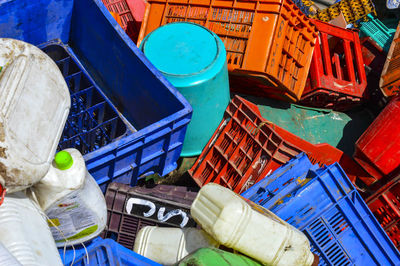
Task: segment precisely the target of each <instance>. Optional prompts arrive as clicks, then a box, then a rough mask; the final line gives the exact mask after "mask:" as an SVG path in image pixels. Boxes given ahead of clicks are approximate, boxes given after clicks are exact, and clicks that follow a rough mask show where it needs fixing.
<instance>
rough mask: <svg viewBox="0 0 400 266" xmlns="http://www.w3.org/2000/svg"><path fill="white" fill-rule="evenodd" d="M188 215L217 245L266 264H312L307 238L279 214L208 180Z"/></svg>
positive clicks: (312, 258)
mask: <svg viewBox="0 0 400 266" xmlns="http://www.w3.org/2000/svg"><path fill="white" fill-rule="evenodd" d="M191 215H192V217H193V218H194V220H195V221H196V222H198V223H199V224H200V225H201V226H202V228H203V229H204V230H205V231H206V232H207V233H209V234H210V235H211V236H212V237H213V238H214V239H215V240H217V241H218V242H219V243H220V244H222V245H224V246H227V247H229V248H232V249H235V250H237V251H239V252H242V253H243V254H246V255H247V256H249V257H252V258H254V259H256V260H258V261H260V262H261V263H264V264H267V265H312V264H313V262H314V259H315V260H316V261H317V260H318V259H317V258H318V257H316V258H314V255H313V253H312V252H311V251H310V243H309V241H308V239H307V237H306V236H305V235H304V234H303V233H302V232H300V231H299V230H297V229H296V228H294V227H293V226H291V225H289V224H288V223H286V222H284V221H282V220H281V219H280V218H279V217H278V216H276V215H275V214H273V213H272V212H270V211H269V210H266V209H264V208H263V207H261V206H259V205H256V204H254V203H252V202H250V201H248V202H246V201H245V200H244V199H243V198H242V197H240V196H239V195H237V194H236V193H234V192H233V191H231V190H229V189H227V188H225V187H222V186H220V185H218V184H214V183H209V184H207V185H205V186H204V187H202V188H201V189H200V192H199V193H198V194H197V197H196V199H195V200H194V202H193V204H192V207H191Z"/></svg>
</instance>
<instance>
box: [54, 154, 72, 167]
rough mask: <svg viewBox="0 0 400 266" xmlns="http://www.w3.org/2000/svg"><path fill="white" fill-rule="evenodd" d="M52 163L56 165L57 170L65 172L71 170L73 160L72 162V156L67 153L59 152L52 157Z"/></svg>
mask: <svg viewBox="0 0 400 266" xmlns="http://www.w3.org/2000/svg"><path fill="white" fill-rule="evenodd" d="M54 162H55V163H56V166H57V168H58V169H60V170H67V169H69V168H71V166H72V164H73V163H74V160H72V156H71V154H69V152H67V151H60V152H58V153H57V154H56V156H55V157H54Z"/></svg>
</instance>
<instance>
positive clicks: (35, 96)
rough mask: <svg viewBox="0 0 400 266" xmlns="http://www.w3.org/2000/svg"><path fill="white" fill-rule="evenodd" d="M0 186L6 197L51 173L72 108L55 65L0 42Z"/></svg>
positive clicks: (32, 50)
mask: <svg viewBox="0 0 400 266" xmlns="http://www.w3.org/2000/svg"><path fill="white" fill-rule="evenodd" d="M0 67H1V68H2V70H1V72H0V184H1V185H2V186H3V187H4V188H5V189H6V190H7V193H10V192H14V191H19V190H22V189H25V188H27V187H29V186H31V185H32V184H34V183H36V182H38V181H39V180H40V179H41V178H43V177H44V176H45V174H46V173H47V171H48V170H49V167H50V164H51V161H52V159H53V156H54V154H55V151H56V148H57V144H58V142H59V140H60V137H61V134H62V131H63V129H64V125H65V122H66V120H67V117H68V113H69V108H70V104H71V102H70V95H69V91H68V87H67V84H66V83H65V80H64V77H63V76H62V74H61V72H60V70H59V69H58V67H57V65H56V64H55V63H54V62H53V60H52V59H51V58H50V57H48V56H47V55H46V54H45V53H44V52H42V51H41V50H40V49H38V48H37V47H35V46H33V45H30V44H28V43H25V42H22V41H18V40H14V39H1V38H0Z"/></svg>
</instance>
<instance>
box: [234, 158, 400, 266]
mask: <svg viewBox="0 0 400 266" xmlns="http://www.w3.org/2000/svg"><path fill="white" fill-rule="evenodd" d="M242 196H243V197H244V198H247V199H249V200H251V201H253V202H255V203H257V204H259V205H261V206H263V207H265V208H268V209H270V210H271V211H272V212H274V213H275V214H277V215H278V216H279V217H281V218H282V219H283V220H285V221H287V222H288V223H290V224H292V225H293V226H295V227H297V228H298V229H299V230H301V231H303V232H304V233H305V234H306V235H307V237H308V238H309V240H310V243H311V246H312V250H313V252H315V253H316V254H318V255H319V258H320V262H319V265H398V264H399V263H400V255H399V253H398V251H397V249H396V247H395V246H394V245H393V243H392V241H391V240H390V239H389V237H388V236H387V235H386V233H385V232H384V230H383V229H382V227H381V226H380V225H379V223H378V222H377V220H376V219H375V217H374V216H373V214H372V213H371V211H370V210H369V209H368V207H367V205H366V204H365V202H364V201H363V199H362V198H361V196H360V195H359V194H358V192H357V190H356V189H355V188H354V186H353V185H352V184H351V182H350V180H349V179H348V178H347V176H346V174H345V173H344V171H343V170H342V168H341V167H340V165H339V164H338V163H334V164H332V165H330V166H324V167H322V168H317V167H316V165H313V164H312V163H311V162H310V161H309V160H308V158H307V156H306V155H305V154H304V153H302V154H299V155H298V156H297V157H296V158H294V159H293V160H291V161H290V162H289V163H288V164H286V165H284V166H282V167H281V168H280V169H278V170H276V171H275V172H273V173H272V174H271V175H269V176H266V177H265V178H264V179H263V180H261V181H260V182H258V183H257V184H255V185H254V186H253V187H251V188H250V189H248V190H247V191H245V192H244V193H242ZM355 250H356V251H357V252H353V251H355Z"/></svg>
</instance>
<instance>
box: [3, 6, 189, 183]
mask: <svg viewBox="0 0 400 266" xmlns="http://www.w3.org/2000/svg"><path fill="white" fill-rule="evenodd" d="M0 25H1V26H0V36H1V37H4V38H15V39H19V40H23V41H26V42H29V43H32V44H34V45H38V46H40V47H42V48H45V47H46V46H47V47H51V46H52V45H58V46H59V47H62V48H65V50H66V54H64V55H66V57H65V58H64V61H63V59H62V58H59V59H58V60H57V59H56V61H59V62H58V63H59V66H60V67H61V68H62V69H63V74H64V76H65V77H66V79H67V82H68V84H69V86H70V88H74V91H73V92H74V93H73V94H72V95H71V96H72V109H71V116H70V118H72V120H69V122H68V123H67V127H66V129H65V131H64V136H63V139H62V140H61V142H60V148H64V147H67V146H72V147H77V148H79V149H80V150H81V151H82V152H83V154H84V158H85V161H86V164H87V167H88V170H89V172H90V173H91V174H92V175H93V177H94V178H95V179H96V180H97V182H98V183H99V184H100V185H101V188H102V190H103V191H105V188H106V186H107V184H108V183H110V182H111V181H116V182H120V183H125V184H130V185H135V184H136V182H137V178H138V177H139V176H144V175H147V174H150V173H159V174H160V175H161V176H163V175H166V174H167V173H169V172H171V171H172V170H174V169H175V168H176V161H177V159H178V158H179V155H180V152H181V149H182V143H183V140H184V137H185V132H186V127H187V124H188V123H189V122H190V118H191V112H192V109H191V107H190V105H189V103H188V102H187V101H186V100H185V99H184V98H183V97H182V95H181V94H179V92H178V91H177V90H176V89H175V88H174V87H173V86H172V85H171V84H170V83H169V82H168V81H167V80H166V79H165V78H164V77H163V76H162V74H161V73H160V72H159V71H158V70H156V69H155V67H154V66H153V65H152V64H151V63H150V62H149V61H148V60H147V59H146V58H145V56H144V55H143V54H142V52H140V51H139V49H137V47H136V46H135V44H134V43H133V42H132V41H131V40H130V39H129V37H128V36H127V35H126V34H125V32H124V31H123V30H122V29H121V27H120V26H119V25H118V24H117V23H116V22H115V20H114V18H113V17H112V16H111V15H110V14H109V12H108V11H107V9H106V8H105V7H104V6H103V4H102V3H101V1H100V0H75V1H74V0H56V1H52V0H35V1H30V0H19V1H14V0H2V1H0ZM53 48H54V47H53ZM61 53H62V52H61ZM55 56H56V55H55ZM56 57H57V56H56ZM60 60H61V61H60ZM80 78H81V79H82V78H83V80H79V79H80ZM91 86H92V87H93V88H91ZM85 87H86V88H85ZM76 88H78V90H75V89H76ZM100 89H101V91H100ZM103 93H104V95H107V96H108V99H110V100H111V102H112V103H113V104H114V106H115V107H116V109H117V110H118V112H117V111H116V109H114V108H113V106H112V105H111V104H110V100H107V99H106V98H103V99H99V98H98V97H100V98H101V96H104V95H103ZM85 97H86V98H90V97H93V98H92V103H91V104H88V103H87V102H84V103H83V105H84V106H81V107H79V105H82V103H81V102H80V98H85ZM97 101H98V102H97ZM89 105H92V106H89ZM83 109H86V110H85V111H83ZM92 111H93V112H92ZM103 111H104V112H103ZM103 115H104V117H103ZM124 118H126V121H129V122H126V121H125V122H124ZM73 119H75V120H73ZM71 121H72V122H71ZM74 121H75V122H76V121H78V122H77V123H75V122H74ZM130 125H132V127H131V126H130ZM79 131H81V132H79ZM77 132H78V133H77Z"/></svg>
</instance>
